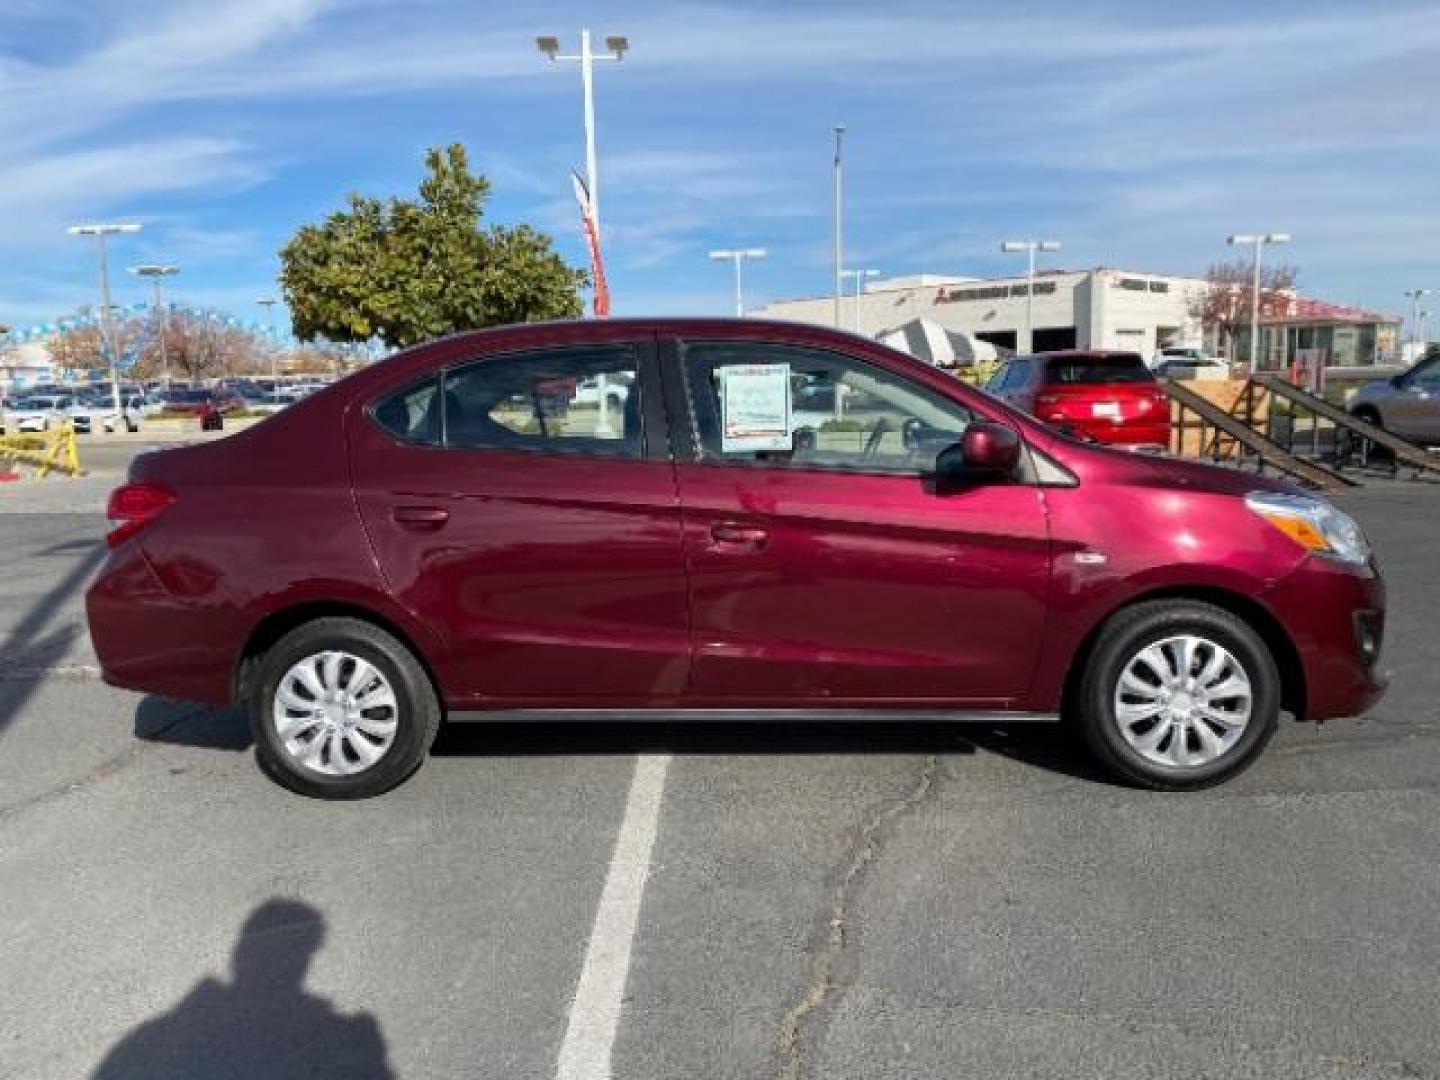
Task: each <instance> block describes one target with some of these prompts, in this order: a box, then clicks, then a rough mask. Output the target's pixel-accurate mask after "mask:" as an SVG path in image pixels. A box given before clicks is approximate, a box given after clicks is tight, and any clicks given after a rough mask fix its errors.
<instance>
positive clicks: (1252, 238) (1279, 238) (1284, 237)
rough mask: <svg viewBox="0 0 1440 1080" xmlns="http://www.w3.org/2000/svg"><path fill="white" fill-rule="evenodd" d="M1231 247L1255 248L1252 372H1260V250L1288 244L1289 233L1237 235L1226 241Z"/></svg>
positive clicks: (1251, 326) (1251, 304)
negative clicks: (1249, 246)
mask: <svg viewBox="0 0 1440 1080" xmlns="http://www.w3.org/2000/svg"><path fill="white" fill-rule="evenodd" d="M1225 242H1226V243H1228V244H1229V245H1230V246H1231V247H1242V246H1244V245H1246V244H1251V245H1253V246H1254V248H1255V258H1254V264H1253V270H1252V271H1251V283H1250V370H1251V371H1252V372H1255V371H1259V370H1260V249H1261V248H1263V247H1264V246H1265V245H1266V244H1288V243H1289V242H1290V234H1289V233H1281V232H1272V233H1236V234H1235V235H1234V236H1231V237H1228V238H1227V239H1226V241H1225Z"/></svg>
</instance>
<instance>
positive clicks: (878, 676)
mask: <svg viewBox="0 0 1440 1080" xmlns="http://www.w3.org/2000/svg"><path fill="white" fill-rule="evenodd" d="M1125 357H1129V359H1125ZM1027 359H1029V360H1030V361H1032V362H1033V361H1035V360H1037V359H1040V358H1035V357H1031V358H1027ZM1129 360H1133V361H1134V362H1135V363H1136V364H1139V358H1138V357H1135V356H1133V354H1122V355H1121V356H1119V357H1112V356H1106V357H1102V358H1099V359H1097V358H1095V357H1093V356H1080V355H1075V354H1070V355H1061V356H1060V357H1059V358H1058V359H1055V360H1054V365H1053V366H1054V370H1052V371H1050V372H1049V374H1050V375H1052V376H1057V377H1058V378H1059V385H1061V386H1066V385H1072V384H1071V383H1066V382H1065V381H1064V380H1065V378H1066V377H1067V376H1066V375H1065V374H1064V373H1066V372H1068V373H1070V374H1071V375H1077V376H1078V375H1084V374H1087V373H1089V372H1091V371H1094V370H1096V369H1099V368H1105V369H1106V370H1107V371H1109V370H1121V371H1125V372H1127V374H1126V375H1125V376H1124V377H1123V378H1121V379H1118V380H1112V379H1101V380H1099V381H1095V380H1091V381H1089V382H1081V383H1078V385H1083V386H1092V387H1094V386H1098V387H1102V388H1107V389H1105V390H1103V391H1102V392H1103V393H1109V394H1113V393H1115V388H1117V387H1118V388H1122V389H1123V388H1125V387H1130V386H1134V385H1139V380H1136V379H1134V378H1133V376H1131V375H1129V374H1128V371H1129ZM1107 365H1108V367H1107ZM1049 366H1050V361H1049V358H1047V367H1049ZM1139 366H1140V367H1141V369H1142V370H1143V366H1144V365H1143V364H1139ZM1102 374H1103V373H1102ZM601 375H603V376H605V378H606V379H607V381H608V380H609V379H610V378H612V377H616V378H618V377H621V376H629V378H630V379H631V380H633V381H632V382H631V384H630V392H629V393H628V394H627V396H626V400H625V408H624V409H623V411H622V413H621V414H620V415H619V416H617V417H614V418H613V421H612V423H609V424H603V425H602V424H601V423H600V421H599V410H595V409H569V410H568V412H567V416H566V419H565V422H564V423H562V424H556V423H553V422H551V420H550V419H549V417H548V415H547V410H548V409H549V406H547V405H544V404H542V402H541V397H540V394H539V393H538V390H539V388H541V387H549V388H551V389H552V391H553V390H554V389H555V388H558V387H560V386H562V385H570V386H571V391H570V392H571V393H574V392H575V388H576V387H578V384H579V383H580V382H582V381H584V380H587V379H592V378H598V377H599V376H601ZM797 385H798V386H800V387H805V386H812V387H825V386H834V387H839V388H842V390H841V392H840V397H841V399H842V401H841V407H842V409H845V408H846V405H847V403H846V400H845V399H847V398H849V399H853V400H856V401H858V400H860V398H861V395H863V399H864V401H865V405H866V407H865V408H864V409H863V410H861V409H859V408H857V409H855V410H854V411H853V412H847V413H846V415H847V416H851V417H853V419H854V422H855V424H856V425H858V430H853V431H852V430H849V429H847V430H845V431H842V432H837V433H836V434H837V435H841V436H844V437H843V438H834V439H831V438H827V433H826V432H825V431H820V432H818V433H813V432H812V434H818V436H819V437H818V438H816V439H813V440H811V439H801V438H800V437H799V436H800V434H801V432H800V431H799V430H797V429H795V428H794V425H793V423H792V422H791V420H790V413H791V410H790V408H789V404H790V397H791V395H792V393H794V391H795V387H796V386H797ZM1047 385H1048V384H1047ZM1144 385H1147V386H1148V385H1150V384H1144ZM1152 392H1153V391H1152ZM813 396H814V397H815V398H816V401H817V403H818V402H819V401H820V400H822V399H823V398H824V397H825V395H824V394H822V393H819V392H818V391H817V392H816V393H815V394H814V395H813ZM1096 400H1100V401H1105V400H1113V401H1117V402H1118V401H1119V400H1120V398H1119V397H1118V396H1117V397H1111V398H1099V399H1096ZM1092 418H1093V417H1087V419H1092ZM1100 419H1103V420H1106V421H1109V420H1111V419H1112V417H1110V416H1109V415H1107V413H1106V412H1105V411H1103V410H1102V411H1101V413H1100ZM257 508H263V512H257ZM108 516H109V519H110V526H111V528H110V532H109V534H108V537H107V543H108V546H109V553H108V557H107V559H106V562H105V563H104V565H103V566H102V567H101V569H100V571H99V573H98V575H97V577H96V579H95V581H94V583H93V584H92V585H91V587H90V589H89V591H88V593H87V596H86V607H87V613H88V618H89V626H90V636H91V639H92V641H93V642H94V646H95V650H96V654H97V656H98V658H99V663H100V665H101V669H102V671H103V675H104V678H105V680H106V681H107V682H108V683H110V684H112V685H115V686H121V687H128V688H131V689H134V690H139V691H144V692H149V693H154V694H159V695H163V696H165V697H174V698H190V699H195V700H199V701H206V702H214V703H217V704H230V703H236V704H238V705H240V706H242V707H243V708H244V709H245V710H246V712H247V713H248V715H249V718H250V724H251V730H252V731H253V733H254V738H255V745H256V754H257V758H258V760H259V762H260V764H261V766H262V767H263V768H264V769H265V770H266V771H267V772H268V773H269V774H270V775H272V776H273V777H275V778H276V779H277V780H278V781H279V782H281V783H283V784H285V785H287V786H288V787H291V788H293V789H295V790H297V791H301V792H304V793H306V794H309V795H314V796H319V797H324V798H357V797H362V796H368V795H374V794H377V793H379V792H381V791H384V790H386V789H388V788H391V787H393V786H395V785H396V784H398V783H400V782H401V781H403V780H404V779H405V778H406V777H407V776H409V775H410V774H411V773H412V772H414V770H415V769H416V768H417V767H418V766H419V765H420V764H421V762H422V761H423V759H424V757H425V755H426V753H427V751H428V749H429V747H430V744H431V742H432V740H433V739H434V737H435V735H436V732H437V729H438V727H439V725H440V723H441V721H442V719H445V718H446V717H448V718H449V719H450V720H463V719H484V718H486V717H488V716H493V715H494V714H495V712H496V711H497V710H501V711H505V710H516V709H521V710H549V711H551V712H553V711H555V710H570V711H571V714H572V715H576V716H585V715H592V716H593V715H595V714H594V710H602V713H601V715H604V712H603V710H616V709H620V710H624V712H625V715H627V716H630V717H633V716H635V715H637V714H638V713H640V712H642V711H646V710H649V711H651V713H652V714H653V715H663V714H664V713H665V712H667V711H673V710H676V709H693V710H700V712H699V713H698V715H701V716H704V715H707V711H714V710H721V711H726V712H730V713H733V712H734V711H736V710H750V711H753V712H754V713H755V715H756V716H757V718H758V717H763V716H765V715H778V716H793V715H794V712H795V711H796V710H804V711H805V712H807V713H809V714H811V715H813V716H815V717H816V718H817V719H818V718H821V717H824V716H825V715H827V711H828V710H847V709H848V710H854V709H924V710H927V711H931V712H934V711H940V710H944V711H947V712H950V713H952V714H954V715H956V716H957V718H960V717H965V716H971V717H974V716H983V717H985V718H986V719H987V720H988V721H989V722H991V723H994V722H997V720H1003V719H1004V718H1005V717H1011V718H1016V719H1046V718H1048V719H1055V718H1056V717H1057V716H1059V715H1060V714H1061V713H1064V714H1065V715H1066V716H1067V717H1068V719H1069V720H1070V721H1071V722H1072V723H1074V724H1075V725H1077V727H1078V729H1079V731H1080V732H1081V733H1083V735H1084V738H1085V739H1086V741H1087V743H1088V744H1089V746H1090V747H1091V749H1092V750H1093V751H1094V753H1095V754H1096V755H1097V756H1098V758H1099V759H1100V760H1101V761H1103V762H1104V763H1105V764H1106V765H1108V766H1109V767H1110V768H1111V769H1113V770H1114V771H1115V772H1116V773H1117V774H1118V775H1120V776H1122V777H1124V778H1125V779H1127V780H1129V781H1131V782H1134V783H1137V784H1141V785H1146V786H1150V787H1155V788H1165V789H1190V788H1197V787H1202V786H1205V785H1208V784H1213V783H1217V782H1219V781H1222V780H1224V779H1226V778H1227V777H1229V776H1232V775H1234V774H1235V773H1237V772H1238V771H1240V770H1241V769H1243V768H1244V767H1245V766H1246V765H1247V764H1249V763H1250V762H1251V761H1253V760H1254V759H1255V757H1256V756H1257V755H1258V754H1259V753H1260V751H1261V750H1262V748H1263V747H1264V745H1265V744H1266V742H1267V741H1268V740H1269V738H1270V736H1271V734H1272V733H1273V732H1274V731H1275V728H1276V725H1277V721H1278V718H1279V716H1280V713H1281V711H1282V709H1283V710H1288V711H1290V712H1292V713H1293V714H1295V715H1296V717H1297V718H1300V719H1311V720H1321V719H1327V718H1331V717H1339V716H1353V715H1356V714H1358V713H1360V712H1362V711H1364V710H1365V709H1367V708H1368V707H1369V706H1370V705H1371V704H1372V703H1373V702H1374V701H1376V700H1377V698H1378V697H1379V696H1380V694H1381V693H1382V691H1383V687H1384V680H1383V677H1382V675H1381V671H1380V668H1379V666H1378V661H1379V652H1380V645H1381V638H1382V634H1383V628H1384V610H1385V591H1384V585H1383V582H1382V580H1381V577H1380V573H1379V570H1378V569H1377V567H1376V565H1375V563H1374V561H1373V560H1372V558H1371V556H1370V551H1369V547H1368V545H1367V543H1366V540H1365V537H1364V535H1363V534H1362V533H1361V531H1360V529H1359V528H1358V526H1356V524H1355V523H1354V522H1353V521H1352V520H1351V519H1350V518H1349V517H1347V516H1346V515H1345V514H1343V513H1342V512H1340V511H1339V510H1337V509H1336V508H1335V507H1333V506H1332V505H1330V504H1329V503H1328V502H1326V501H1324V500H1323V499H1321V498H1318V497H1316V496H1313V495H1308V494H1305V493H1303V492H1301V491H1299V490H1298V489H1296V488H1294V487H1291V486H1290V485H1288V484H1286V483H1284V482H1282V481H1280V480H1278V479H1275V478H1272V477H1265V476H1256V475H1251V474H1247V473H1242V472H1240V471H1238V470H1234V469H1224V468H1216V467H1211V466H1206V465H1201V464H1198V463H1194V462H1182V461H1178V460H1172V459H1169V458H1163V457H1152V456H1149V455H1140V454H1128V453H1120V452H1117V451H1115V450H1113V449H1110V448H1107V447H1102V446H1097V445H1094V444H1087V443H1083V442H1080V441H1078V440H1075V439H1072V438H1070V437H1068V436H1067V435H1065V434H1064V433H1063V432H1061V431H1057V430H1055V429H1054V428H1052V427H1050V426H1047V425H1045V424H1042V423H1040V422H1039V421H1037V420H1035V419H1034V418H1033V417H1031V416H1030V415H1028V414H1027V413H1024V412H1021V411H1018V410H1016V409H1014V408H1012V407H1011V406H1009V405H1007V404H1005V403H1003V402H1001V401H1000V400H998V399H996V398H994V397H991V396H989V395H988V394H985V393H982V392H980V391H977V390H974V389H972V388H970V387H967V386H965V385H963V384H961V383H960V382H958V381H957V380H955V379H953V378H951V377H950V376H948V375H946V374H945V373H943V372H941V371H939V370H937V369H935V368H932V367H930V366H929V365H927V364H925V363H922V362H920V361H918V360H915V359H913V358H911V357H909V356H906V355H904V354H902V353H898V352H895V351H893V350H891V349H889V348H887V347H885V346H883V345H880V344H879V343H876V342H870V341H866V340H864V339H861V338H858V337H855V336H852V335H849V334H842V333H838V332H836V331H832V330H828V329H825V328H822V327H815V326H805V325H802V324H798V323H778V322H758V321H744V320H713V321H703V320H620V319H616V320H604V321H593V322H584V323H569V324H566V323H546V324H541V325H533V326H521V327H507V328H502V329H497V330H491V331H484V332H480V333H471V334H461V335H456V336H453V337H449V338H446V339H444V340H443V341H439V342H435V343H433V344H431V345H427V346H423V347H420V348H417V349H412V350H409V351H407V352H402V353H400V354H399V355H397V356H395V357H392V358H390V359H388V360H387V361H386V362H385V363H384V364H381V365H375V366H373V367H370V368H366V369H363V370H362V371H359V372H357V373H355V374H354V375H352V376H350V377H349V378H348V379H346V380H344V381H343V382H341V383H339V384H337V385H335V386H332V387H330V388H329V389H328V390H326V391H325V392H324V393H321V394H316V395H314V396H312V397H309V398H307V399H305V400H304V401H301V402H299V403H297V404H296V405H294V406H292V407H291V408H289V409H286V410H285V411H284V412H282V413H279V414H278V415H276V416H275V417H273V418H272V419H270V420H268V421H266V422H265V423H263V424H259V425H257V426H255V427H252V428H250V429H248V430H246V431H244V432H242V433H240V434H238V435H236V436H234V437H233V438H229V439H222V440H217V441H213V442H206V443H197V444H195V445H192V446H187V447H183V448H176V449H170V450H164V451H160V452H155V453H148V454H142V455H139V456H138V457H136V458H135V459H134V461H133V463H132V464H131V467H130V474H129V477H128V480H127V482H126V483H125V484H124V485H123V486H122V487H120V488H119V489H117V490H116V491H115V492H114V493H113V494H112V496H111V498H110V504H109V510H108ZM574 710H581V711H580V712H579V713H575V712H574ZM585 710H590V711H589V712H586V711H585ZM831 715H833V714H831ZM553 749H555V750H557V751H558V750H560V749H562V747H560V746H559V745H558V744H557V745H556V746H554V747H553Z"/></svg>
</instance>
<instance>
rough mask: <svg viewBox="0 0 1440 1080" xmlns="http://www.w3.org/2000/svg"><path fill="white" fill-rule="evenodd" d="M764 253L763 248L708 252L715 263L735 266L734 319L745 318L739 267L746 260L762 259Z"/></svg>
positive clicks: (724, 249) (743, 291)
mask: <svg viewBox="0 0 1440 1080" xmlns="http://www.w3.org/2000/svg"><path fill="white" fill-rule="evenodd" d="M765 255H766V252H765V249H764V248H723V249H721V250H719V251H712V252H710V258H712V259H714V260H715V261H716V262H730V263H733V264H734V266H735V317H736V318H737V319H743V318H744V317H745V288H744V284H743V282H742V280H741V274H740V265H741V264H742V263H743V262H744V261H745V260H746V259H763V258H765Z"/></svg>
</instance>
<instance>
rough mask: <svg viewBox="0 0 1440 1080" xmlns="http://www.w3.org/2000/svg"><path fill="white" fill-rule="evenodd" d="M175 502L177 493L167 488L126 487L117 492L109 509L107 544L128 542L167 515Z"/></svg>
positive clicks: (149, 486) (157, 486) (150, 486)
mask: <svg viewBox="0 0 1440 1080" xmlns="http://www.w3.org/2000/svg"><path fill="white" fill-rule="evenodd" d="M175 499H176V495H175V493H174V492H173V491H171V490H170V489H169V488H168V487H165V486H164V485H163V484H125V485H123V486H121V487H118V488H116V489H115V490H114V491H112V492H111V493H110V503H109V505H108V506H107V507H106V508H105V517H106V518H107V519H108V520H109V522H110V531H109V532H108V533H107V534H106V535H105V542H106V543H107V544H109V545H110V546H111V547H115V546H116V545H118V544H121V543H123V542H124V541H126V540H128V539H129V538H130V537H132V536H134V535H135V534H136V533H138V532H139V531H140V530H141V529H143V528H145V526H146V525H149V524H150V523H151V522H152V521H154V520H155V519H156V518H158V517H159V516H160V515H161V514H163V513H164V512H165V510H166V508H168V507H170V506H172V505H173V504H174V503H175Z"/></svg>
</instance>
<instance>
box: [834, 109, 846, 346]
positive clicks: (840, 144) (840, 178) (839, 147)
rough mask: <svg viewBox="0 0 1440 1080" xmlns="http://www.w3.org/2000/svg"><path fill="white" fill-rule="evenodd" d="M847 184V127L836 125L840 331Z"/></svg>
mask: <svg viewBox="0 0 1440 1080" xmlns="http://www.w3.org/2000/svg"><path fill="white" fill-rule="evenodd" d="M844 183H845V125H844V124H836V125H835V329H837V330H838V329H840V296H841V294H842V293H843V292H844V291H845V288H844V281H843V278H844V274H845V244H844V237H843V235H842V234H843V228H844V217H843V214H842V207H843V205H844V204H843V201H842V199H843V195H844Z"/></svg>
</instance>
